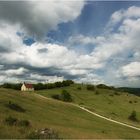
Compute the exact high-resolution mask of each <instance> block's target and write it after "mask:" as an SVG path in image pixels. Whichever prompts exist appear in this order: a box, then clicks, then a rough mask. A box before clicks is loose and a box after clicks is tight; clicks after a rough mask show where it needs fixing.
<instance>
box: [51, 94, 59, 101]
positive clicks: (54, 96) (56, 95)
mask: <svg viewBox="0 0 140 140" xmlns="http://www.w3.org/2000/svg"><path fill="white" fill-rule="evenodd" d="M51 97H52V98H53V99H57V100H60V96H59V94H54V95H52V96H51Z"/></svg>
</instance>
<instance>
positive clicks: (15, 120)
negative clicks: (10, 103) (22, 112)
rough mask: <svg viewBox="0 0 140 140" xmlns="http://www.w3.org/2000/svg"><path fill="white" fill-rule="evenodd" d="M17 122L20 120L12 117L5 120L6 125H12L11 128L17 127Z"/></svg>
mask: <svg viewBox="0 0 140 140" xmlns="http://www.w3.org/2000/svg"><path fill="white" fill-rule="evenodd" d="M17 121H18V120H17V119H16V118H14V117H11V116H9V117H7V118H5V123H6V124H8V125H11V126H12V125H16V123H17Z"/></svg>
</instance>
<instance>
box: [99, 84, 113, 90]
mask: <svg viewBox="0 0 140 140" xmlns="http://www.w3.org/2000/svg"><path fill="white" fill-rule="evenodd" d="M97 88H103V89H115V88H114V87H112V86H107V85H105V84H99V85H97Z"/></svg>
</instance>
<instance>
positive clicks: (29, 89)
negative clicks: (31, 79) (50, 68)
mask: <svg viewBox="0 0 140 140" xmlns="http://www.w3.org/2000/svg"><path fill="white" fill-rule="evenodd" d="M21 91H34V88H26V86H25V85H24V84H23V85H22V86H21Z"/></svg>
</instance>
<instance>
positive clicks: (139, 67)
mask: <svg viewBox="0 0 140 140" xmlns="http://www.w3.org/2000/svg"><path fill="white" fill-rule="evenodd" d="M121 72H122V74H123V76H126V77H140V62H131V63H130V64H127V65H125V66H123V67H122V68H121Z"/></svg>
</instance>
